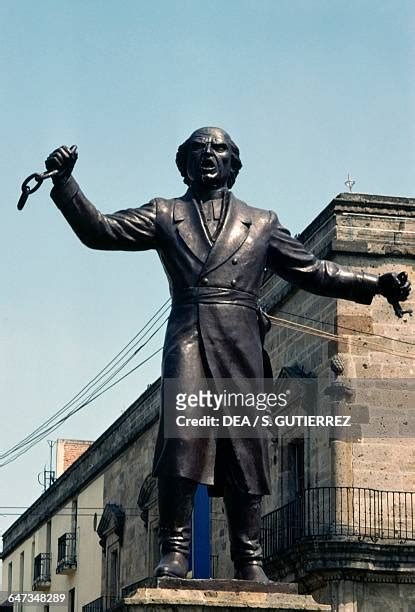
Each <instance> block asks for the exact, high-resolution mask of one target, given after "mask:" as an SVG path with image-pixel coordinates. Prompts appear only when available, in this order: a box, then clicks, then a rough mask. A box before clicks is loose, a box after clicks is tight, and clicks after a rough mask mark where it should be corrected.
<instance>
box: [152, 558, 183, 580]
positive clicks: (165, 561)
mask: <svg viewBox="0 0 415 612" xmlns="http://www.w3.org/2000/svg"><path fill="white" fill-rule="evenodd" d="M188 567H189V564H188V560H187V557H186V556H185V555H183V554H182V553H179V552H169V553H166V554H165V555H163V556H162V558H161V559H160V562H159V564H158V565H157V567H156V569H155V570H154V576H156V577H157V578H162V577H165V578H186V575H187V572H188Z"/></svg>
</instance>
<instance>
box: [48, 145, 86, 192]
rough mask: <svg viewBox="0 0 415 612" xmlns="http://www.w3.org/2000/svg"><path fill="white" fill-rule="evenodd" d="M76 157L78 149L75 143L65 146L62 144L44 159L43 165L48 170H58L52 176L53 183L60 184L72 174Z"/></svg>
mask: <svg viewBox="0 0 415 612" xmlns="http://www.w3.org/2000/svg"><path fill="white" fill-rule="evenodd" d="M77 159H78V149H77V147H76V145H72V147H67V146H66V145H62V146H61V147H58V148H57V149H55V150H54V151H52V153H51V154H50V155H49V157H48V158H47V159H46V161H45V166H46V169H47V170H48V171H50V170H58V171H59V174H57V175H55V176H54V177H52V180H53V182H54V184H55V185H58V184H59V185H62V184H64V183H66V181H67V180H68V178H69V177H70V176H71V174H72V170H73V168H74V166H75V164H76V160H77Z"/></svg>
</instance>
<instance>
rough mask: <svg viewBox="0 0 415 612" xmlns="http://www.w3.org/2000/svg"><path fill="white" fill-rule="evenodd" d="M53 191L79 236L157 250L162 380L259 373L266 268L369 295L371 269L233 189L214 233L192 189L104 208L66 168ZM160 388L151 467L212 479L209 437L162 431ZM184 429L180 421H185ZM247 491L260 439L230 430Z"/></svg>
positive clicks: (89, 241) (255, 487)
mask: <svg viewBox="0 0 415 612" xmlns="http://www.w3.org/2000/svg"><path fill="white" fill-rule="evenodd" d="M51 197H52V198H53V200H54V202H55V203H56V205H57V206H58V208H59V209H60V210H61V211H62V213H63V215H64V216H65V218H66V219H67V221H68V222H69V224H70V225H71V227H72V229H73V230H74V231H75V232H76V234H77V235H78V237H79V238H80V240H81V241H82V242H83V243H84V244H85V245H86V246H88V247H90V248H93V249H105V250H122V251H144V250H147V249H155V250H157V252H158V255H159V257H160V259H161V262H162V265H163V267H164V270H165V272H166V275H167V277H168V280H169V285H170V293H171V297H172V310H171V314H170V317H169V321H168V325H167V330H166V336H165V342H164V352H163V360H162V386H163V382H164V381H165V380H166V379H179V380H180V382H181V386H182V388H183V389H186V388H193V385H194V381H195V380H198V379H203V378H212V377H213V378H214V379H215V378H216V379H218V378H220V379H261V378H262V377H263V376H264V360H263V335H262V334H261V333H260V324H259V316H258V306H257V303H258V296H259V291H260V287H261V283H262V281H263V275H264V268H266V267H267V268H269V269H271V270H273V271H274V272H276V273H277V274H278V275H280V276H281V277H283V278H284V279H286V280H288V281H290V282H293V283H295V284H296V285H298V286H299V287H301V288H303V289H306V290H307V291H311V292H313V293H316V294H319V295H325V296H330V297H337V298H344V299H349V300H354V301H356V302H360V303H362V304H370V303H371V301H372V298H373V296H374V295H375V294H376V290H377V276H373V275H370V274H366V273H363V272H362V273H354V272H351V271H348V270H345V269H344V268H341V267H340V266H338V265H336V264H335V263H333V262H331V261H325V260H319V259H317V258H316V257H315V256H314V255H313V254H312V253H310V252H309V251H307V250H306V248H305V247H304V246H303V245H302V244H301V243H300V242H299V241H298V240H296V239H295V238H293V237H291V235H290V232H289V231H288V230H287V229H285V228H284V227H283V226H282V225H281V224H280V223H279V221H278V218H277V215H276V214H275V213H274V212H272V211H267V210H260V209H258V208H253V207H251V206H248V205H247V204H245V203H244V202H242V201H241V200H239V199H237V198H236V197H235V196H234V195H233V194H232V193H231V192H227V194H226V202H225V204H226V209H225V210H226V213H225V218H224V220H223V224H222V227H221V228H220V230H219V234H218V236H217V238H216V241H215V242H214V243H213V244H212V243H211V242H210V241H209V239H208V236H207V234H206V230H205V228H204V224H203V222H202V219H201V216H200V212H199V209H198V206H197V205H196V203H195V201H194V199H193V196H192V192H191V189H190V190H189V191H188V192H187V193H186V194H185V195H184V196H182V197H180V198H174V199H164V198H155V199H153V200H151V201H150V202H149V203H148V204H145V205H144V206H141V207H140V208H131V209H128V210H122V211H119V212H116V213H114V214H109V215H106V214H102V213H101V212H99V211H98V210H97V209H96V208H95V207H94V206H93V204H92V203H91V202H90V201H89V200H88V199H87V198H86V196H85V195H84V194H83V193H82V191H81V189H80V188H79V186H78V184H77V182H76V181H75V179H74V178H73V177H71V178H70V179H69V180H68V181H67V182H66V184H64V185H63V186H55V187H54V188H53V189H52V192H51ZM167 404H168V402H166V401H165V398H164V397H163V393H162V397H161V418H160V426H159V432H158V438H157V443H156V449H155V455H154V466H153V467H154V474H155V475H160V474H163V475H171V476H181V477H185V478H190V479H192V480H195V481H198V482H201V483H205V484H208V485H214V473H215V457H216V444H217V441H216V440H215V438H214V437H213V436H212V437H211V438H195V437H194V436H192V435H189V434H188V432H187V433H186V431H185V432H183V434H182V435H181V436H180V437H179V438H167V437H166V436H165V435H164V415H165V413H166V411H168V410H172V409H173V408H172V407H171V406H169V405H167ZM183 429H185V428H183ZM231 444H232V447H233V451H234V455H235V457H236V459H237V462H238V464H239V466H240V467H241V470H242V473H243V475H244V479H245V484H246V488H247V491H248V492H249V493H252V494H258V495H263V494H267V493H269V490H270V476H269V461H268V452H267V442H266V440H265V439H264V438H260V437H257V438H232V439H231Z"/></svg>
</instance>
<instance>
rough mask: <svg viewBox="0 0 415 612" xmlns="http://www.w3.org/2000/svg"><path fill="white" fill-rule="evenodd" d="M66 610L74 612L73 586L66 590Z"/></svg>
mask: <svg viewBox="0 0 415 612" xmlns="http://www.w3.org/2000/svg"><path fill="white" fill-rule="evenodd" d="M68 612H75V588H73V589H70V591H69V592H68Z"/></svg>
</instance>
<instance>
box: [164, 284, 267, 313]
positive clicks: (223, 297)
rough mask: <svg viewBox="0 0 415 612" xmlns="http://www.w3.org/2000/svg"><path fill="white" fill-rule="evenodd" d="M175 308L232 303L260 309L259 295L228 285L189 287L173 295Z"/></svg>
mask: <svg viewBox="0 0 415 612" xmlns="http://www.w3.org/2000/svg"><path fill="white" fill-rule="evenodd" d="M172 301H173V304H172V305H173V308H174V307H175V306H184V305H186V304H231V305H232V306H245V307H246V308H252V310H259V305H258V296H256V295H254V294H253V293H248V292H247V291H241V290H238V289H227V288H226V287H187V289H183V290H182V291H180V292H177V293H174V294H173V297H172Z"/></svg>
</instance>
